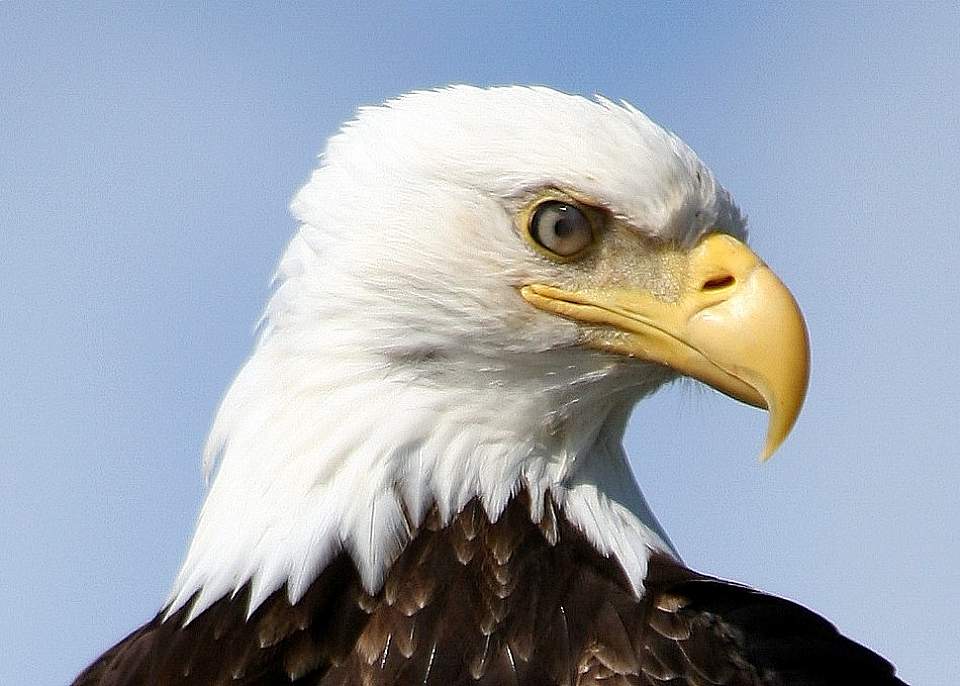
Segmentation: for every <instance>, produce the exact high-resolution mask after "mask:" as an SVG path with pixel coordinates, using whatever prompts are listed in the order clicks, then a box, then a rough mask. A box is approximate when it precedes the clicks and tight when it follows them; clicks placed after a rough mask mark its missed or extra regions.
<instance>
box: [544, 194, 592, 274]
mask: <svg viewBox="0 0 960 686" xmlns="http://www.w3.org/2000/svg"><path fill="white" fill-rule="evenodd" d="M528 234H529V236H530V239H531V241H532V242H533V243H534V244H535V245H536V246H537V247H538V248H540V249H541V250H542V251H545V252H546V253H547V254H548V255H550V256H551V257H553V258H554V259H560V260H564V261H566V260H571V259H574V258H575V257H577V256H578V255H580V254H581V253H583V252H584V251H585V250H586V249H587V248H589V247H590V246H591V245H592V244H593V241H594V228H593V222H592V221H591V218H590V217H589V216H588V215H587V212H586V211H585V210H584V209H583V208H581V207H579V206H578V205H577V204H576V203H573V202H568V201H564V200H547V201H545V202H542V203H540V205H538V206H537V207H536V209H535V210H534V211H533V213H532V215H531V217H530V223H529V226H528Z"/></svg>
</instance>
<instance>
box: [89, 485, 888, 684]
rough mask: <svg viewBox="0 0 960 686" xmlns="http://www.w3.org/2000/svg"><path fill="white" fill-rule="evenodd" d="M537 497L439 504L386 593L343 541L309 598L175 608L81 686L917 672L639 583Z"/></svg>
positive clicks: (699, 584) (871, 680) (733, 588)
mask: <svg viewBox="0 0 960 686" xmlns="http://www.w3.org/2000/svg"><path fill="white" fill-rule="evenodd" d="M528 513H529V508H528V504H527V502H526V498H525V497H524V496H523V495H521V496H520V497H518V498H517V499H515V500H514V502H513V503H511V505H510V506H509V507H508V508H507V511H506V512H505V513H504V515H503V516H502V517H501V518H500V519H499V520H498V521H497V522H496V523H490V522H489V521H488V520H487V518H486V516H485V515H484V513H483V510H482V508H480V507H479V506H478V505H477V504H476V503H471V504H470V505H469V506H468V507H467V508H466V509H465V510H464V511H463V512H462V513H460V515H458V517H457V518H456V519H455V520H454V521H453V522H452V523H451V524H450V525H449V526H447V527H443V528H441V527H439V526H438V525H437V521H436V519H435V517H434V518H430V519H428V521H427V522H426V523H425V524H424V526H423V527H422V528H421V530H420V532H419V533H418V535H417V536H416V537H415V538H414V540H413V541H412V542H411V543H410V544H409V545H408V547H407V548H406V549H405V550H404V552H403V553H402V554H401V556H400V558H399V559H398V560H397V562H396V563H395V564H394V565H393V567H392V569H391V571H390V573H389V576H388V578H387V581H386V583H385V584H384V587H383V589H382V590H381V592H380V593H379V594H378V595H376V596H373V597H372V596H369V595H367V594H366V593H364V592H363V590H362V587H361V584H360V581H359V577H358V576H357V574H356V571H355V570H354V568H353V566H352V564H351V562H350V560H349V558H347V557H346V556H345V555H341V556H340V557H339V558H337V559H336V560H335V561H334V562H333V563H332V564H330V565H329V566H328V567H327V568H326V569H325V570H324V571H323V572H322V573H321V575H320V576H319V578H318V579H317V580H316V582H314V584H313V585H312V587H311V588H310V590H309V591H308V592H307V594H306V595H305V596H304V598H303V599H302V600H301V601H300V602H299V603H297V604H296V605H293V606H291V605H290V604H289V602H288V601H287V599H286V591H285V589H281V590H279V591H277V592H276V593H274V594H273V595H272V596H271V597H270V598H269V599H268V600H267V601H266V602H264V603H263V604H262V605H261V606H260V607H259V608H257V610H256V611H255V612H254V613H253V615H252V616H251V617H250V618H249V619H247V618H246V615H245V612H246V607H247V593H246V590H244V591H243V592H241V593H239V594H237V596H236V597H234V598H223V599H221V600H220V601H218V602H217V603H215V604H214V605H213V606H212V607H210V608H209V609H208V610H206V611H205V612H204V613H203V614H201V615H200V616H199V617H197V618H196V619H194V620H193V621H192V622H191V623H190V624H188V625H187V626H185V627H184V626H182V621H183V618H184V616H185V613H186V610H185V609H183V610H180V611H179V612H177V613H175V614H174V615H173V616H172V617H170V618H169V619H168V620H167V621H165V622H164V621H163V620H162V613H161V614H160V615H158V616H157V617H156V618H154V619H153V620H152V621H151V622H149V623H147V624H145V625H144V626H143V627H141V628H140V629H138V630H136V631H135V632H133V633H132V634H130V635H129V636H128V637H127V638H125V639H123V640H122V641H121V642H120V643H118V644H117V645H116V646H114V647H113V648H112V649H110V650H109V651H107V652H106V653H105V654H104V655H103V656H101V657H100V658H99V659H98V660H97V661H96V662H94V664H93V665H91V666H90V667H89V668H88V669H87V670H85V671H84V672H83V673H82V674H81V675H80V676H79V677H78V678H77V680H76V681H75V682H74V686H94V685H96V686H132V685H134V684H135V685H138V686H168V685H177V686H189V685H193V684H196V685H200V684H202V685H203V686H214V685H221V684H223V685H226V684H231V685H237V686H253V685H258V686H259V685H264V686H266V685H269V684H303V685H306V684H311V685H314V684H316V685H318V686H319V685H323V686H326V685H333V684H344V685H346V684H356V685H358V686H359V685H379V684H382V685H384V686H386V685H397V686H400V685H406V684H410V685H413V684H417V685H429V684H441V685H442V686H455V685H457V684H483V685H486V684H490V685H493V684H496V685H497V686H502V685H507V684H517V685H518V686H519V685H534V684H544V685H547V684H565V685H570V686H573V685H583V686H586V685H588V684H611V685H612V684H640V685H644V686H654V685H655V686H661V685H670V686H708V685H711V684H727V685H730V686H737V685H746V684H751V685H759V684H768V685H770V686H778V685H783V686H787V685H797V684H804V685H808V684H809V685H814V684H816V685H822V686H826V685H828V684H844V685H849V684H873V685H877V686H882V685H886V684H889V685H894V684H902V682H901V681H900V680H898V679H897V678H895V677H894V676H893V669H892V667H891V666H890V665H889V664H888V663H887V662H885V661H884V660H883V659H882V658H880V657H878V656H877V655H875V654H873V653H872V652H870V651H869V650H867V649H865V648H863V647H862V646H859V645H857V644H856V643H854V642H852V641H850V640H849V639H846V638H844V637H843V636H841V635H840V634H838V633H837V631H836V629H835V628H834V627H833V626H832V625H831V624H829V623H828V622H827V621H826V620H824V619H822V618H821V617H819V616H817V615H815V614H814V613H812V612H810V611H808V610H806V609H804V608H802V607H800V606H799V605H796V604H794V603H791V602H789V601H786V600H782V599H780V598H775V597H772V596H768V595H765V594H762V593H759V592H756V591H753V590H751V589H749V588H745V587H742V586H739V585H736V584H731V583H727V582H723V581H719V580H716V579H711V578H708V577H704V576H702V575H699V574H696V573H694V572H691V571H690V570H688V569H686V568H685V567H683V566H682V565H679V564H678V563H676V562H675V561H672V560H669V559H667V558H663V557H657V556H655V557H654V558H653V559H652V560H651V563H650V569H649V574H648V578H647V582H646V593H645V595H644V597H643V598H641V599H638V598H637V597H636V596H635V595H634V594H633V593H632V591H631V590H630V587H629V584H628V583H627V580H626V578H625V576H624V574H623V572H622V570H621V569H620V567H619V566H618V565H617V563H616V562H614V561H612V560H610V559H608V558H605V557H603V556H602V555H600V554H599V553H598V552H597V551H596V550H595V549H594V548H593V547H592V546H591V545H590V544H589V543H588V542H587V541H586V540H585V539H584V538H583V536H582V535H581V534H580V533H579V532H578V531H577V530H575V529H574V528H573V527H572V526H570V524H569V523H567V521H566V520H565V519H564V517H563V516H562V513H559V512H554V510H553V508H552V506H548V514H547V516H545V518H544V520H543V521H542V522H540V523H539V524H533V523H531V522H530V518H529V514H528Z"/></svg>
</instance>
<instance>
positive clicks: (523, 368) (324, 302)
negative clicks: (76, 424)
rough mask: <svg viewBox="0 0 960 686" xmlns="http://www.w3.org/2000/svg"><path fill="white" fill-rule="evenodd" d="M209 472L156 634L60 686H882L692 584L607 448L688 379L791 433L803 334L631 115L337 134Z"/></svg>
mask: <svg viewBox="0 0 960 686" xmlns="http://www.w3.org/2000/svg"><path fill="white" fill-rule="evenodd" d="M292 210H293V212H294V214H295V215H296V217H297V218H298V220H299V222H300V226H299V231H298V232H297V234H296V235H295V237H294V238H293V240H292V241H291V243H290V245H289V247H288V248H287V250H286V252H285V254H284V256H283V258H282V261H281V263H280V267H279V271H278V276H277V280H276V289H275V292H274V293H273V296H272V298H271V299H270V301H269V304H268V306H267V309H266V312H265V314H264V319H263V325H262V329H261V335H260V337H259V340H258V342H257V345H256V348H255V350H254V352H253V354H252V355H251V357H250V359H249V360H248V361H247V362H246V364H245V365H244V366H243V368H242V370H241V371H240V372H239V374H238V376H237V378H236V380H235V381H234V383H233V385H232V386H231V388H230V390H229V392H228V393H227V395H226V396H225V398H224V400H223V402H222V405H221V407H220V409H219V412H218V414H217V417H216V420H215V422H214V424H213V427H212V430H211V433H210V437H209V441H208V445H207V448H206V451H205V458H204V463H205V468H206V470H207V471H208V473H211V474H212V473H214V472H215V477H214V478H213V481H212V485H211V488H210V490H209V494H208V496H207V499H206V501H205V504H204V506H203V508H202V511H201V513H200V516H199V520H198V522H197V527H196V532H195V535H194V537H193V540H192V543H191V545H190V547H189V550H188V551H187V554H186V557H185V560H184V562H183V565H182V567H181V569H180V571H179V574H178V575H177V577H176V580H175V582H174V584H173V588H172V591H171V593H170V595H169V597H168V599H167V600H166V602H165V604H164V606H163V607H162V609H161V610H160V611H159V614H157V616H156V617H155V618H153V619H152V620H151V621H149V622H147V623H146V624H144V625H143V626H142V627H140V628H139V629H137V630H136V631H134V632H133V633H131V634H130V635H129V636H127V637H126V638H124V639H123V640H122V641H120V642H119V643H118V644H117V645H116V646H114V647H113V648H111V649H110V650H108V651H107V652H106V653H104V654H103V655H102V656H101V657H100V658H99V659H97V660H96V661H95V662H94V663H93V664H92V665H91V666H90V667H88V668H87V669H86V670H85V671H84V672H83V673H82V674H81V675H80V676H79V677H78V678H77V680H76V681H75V684H76V685H77V686H90V685H93V684H99V685H101V686H107V685H111V686H126V685H131V684H158V685H159V684H182V685H187V684H204V685H211V684H249V685H252V684H258V685H259V684H397V685H399V684H443V685H444V686H451V685H454V684H497V685H502V684H528V685H533V684H568V685H571V686H572V685H574V684H579V685H586V684H601V683H602V684H645V685H654V684H658V685H659V684H672V685H675V686H679V685H687V686H702V685H706V684H770V685H774V684H780V685H789V684H846V685H848V684H860V683H863V684H875V685H881V684H902V683H903V682H901V681H900V680H899V679H897V678H896V677H895V676H894V670H893V668H892V667H891V666H890V664H889V663H887V662H886V661H885V660H884V659H882V658H880V657H879V656H877V655H875V654H874V653H872V652H871V651H869V650H867V649H866V648H864V647H862V646H860V645H858V644H856V643H854V642H853V641H851V640H849V639H847V638H845V637H843V636H841V635H840V634H839V633H838V632H837V630H836V629H835V628H834V627H833V626H832V625H831V624H830V623H829V622H827V621H826V620H824V619H823V618H821V617H819V616H818V615H816V614H814V613H812V612H811V611H809V610H807V609H804V608H803V607H801V606H799V605H797V604H795V603H793V602H790V601H787V600H783V599H780V598H776V597H773V596H770V595H767V594H764V593H761V592H759V591H756V590H753V589H751V588H748V587H745V586H742V585H739V584H736V583H731V582H728V581H723V580H720V579H717V578H713V577H710V576H707V575H704V574H701V573H699V572H695V571H692V570H690V569H688V568H687V567H685V566H684V564H683V563H682V562H681V560H680V557H679V555H678V553H677V551H676V550H675V549H674V548H673V546H672V545H671V543H670V541H669V539H668V538H667V536H666V534H665V533H664V531H663V530H662V528H661V527H660V525H659V524H658V522H657V520H656V519H655V517H654V515H653V514H652V513H651V511H650V509H649V508H648V506H647V504H646V501H645V500H644V497H643V495H642V493H641V491H640V489H639V487H638V485H637V484H636V482H635V480H634V478H633V475H632V473H631V471H630V468H629V465H628V462H627V458H626V455H625V453H624V450H623V448H622V445H621V443H622V437H623V433H624V427H625V425H626V422H627V418H628V416H629V414H630V412H631V409H632V408H633V406H634V405H635V403H636V402H637V401H638V400H639V399H641V398H643V397H644V396H647V395H649V394H651V393H653V392H654V391H655V390H657V388H659V387H660V386H662V385H663V384H664V383H666V382H668V381H670V380H671V379H674V378H676V377H677V376H680V375H683V376H688V377H692V378H694V379H698V380H700V381H703V382H704V383H706V384H708V385H709V386H712V387H713V388H715V389H718V390H719V391H721V392H723V393H725V394H727V395H729V396H732V397H733V398H736V399H738V400H741V401H744V402H746V403H749V404H751V405H754V406H757V407H760V408H763V409H766V410H768V411H769V416H770V420H769V429H768V435H767V439H766V443H765V445H764V447H763V450H762V456H763V457H764V458H766V457H769V456H770V455H771V454H772V453H773V452H774V451H775V450H776V448H777V446H778V445H779V444H780V443H781V442H782V441H783V440H784V439H785V438H786V436H787V434H788V433H789V431H790V429H791V427H792V426H793V423H794V421H795V419H796V417H797V415H798V414H799V412H800V407H801V405H802V402H803V398H804V395H805V392H806V385H807V378H808V346H807V333H806V328H805V325H804V321H803V318H802V316H801V314H800V310H799V309H798V306H797V304H796V303H795V301H794V299H793V297H792V296H791V294H790V292H789V291H788V290H787V288H786V287H785V286H784V285H783V284H782V283H781V281H780V280H779V279H778V278H777V277H776V276H775V275H774V273H773V272H772V271H771V270H770V269H769V268H768V267H767V266H766V265H765V264H764V263H763V262H762V261H761V259H760V258H759V257H757V256H756V255H755V254H754V253H753V252H752V251H751V250H750V249H749V248H747V247H746V244H745V239H746V231H745V222H744V219H743V217H742V216H741V213H740V211H739V210H738V208H737V206H736V205H735V204H734V202H733V201H732V199H731V197H730V195H729V194H728V193H727V192H726V191H725V190H724V189H723V188H722V187H721V186H720V184H719V183H718V182H717V181H716V180H715V178H714V176H713V174H712V173H711V172H710V170H709V169H707V167H706V166H705V165H704V164H703V163H702V162H701V161H700V160H699V158H698V157H697V156H696V155H695V154H694V152H693V151H692V150H691V149H690V148H689V147H687V146H686V145H685V144H684V143H683V142H682V141H681V140H679V139H678V138H677V137H676V136H675V135H673V134H671V133H670V132H668V131H666V130H664V129H663V128H661V127H659V126H658V125H656V124H655V123H653V122H652V121H651V120H650V119H648V118H647V117H646V116H644V115H643V114H642V113H641V112H639V111H638V110H636V109H635V108H633V107H632V106H630V105H628V104H626V103H621V104H617V103H614V102H611V101H608V100H605V99H602V98H597V99H595V100H589V99H585V98H582V97H577V96H571V95H566V94H563V93H559V92H556V91H553V90H549V89H546V88H527V87H502V88H492V89H479V88H473V87H464V86H458V87H451V88H445V89H442V90H436V91H425V92H416V93H412V94H409V95H406V96H403V97H400V98H398V99H396V100H393V101H390V102H388V103H386V104H385V105H383V106H379V107H372V108H365V109H362V110H361V111H360V113H359V115H358V116H357V118H356V119H355V121H352V122H350V123H348V124H347V125H345V126H344V127H343V129H342V130H341V131H340V132H339V133H338V134H337V135H335V136H334V137H333V138H331V139H330V141H329V143H328V146H327V149H326V152H325V153H324V154H323V156H322V160H321V164H320V166H319V169H317V170H316V171H315V172H314V173H313V175H312V177H311V178H310V180H309V182H308V183H307V184H306V185H305V186H304V187H303V188H302V189H301V190H300V192H299V193H298V194H297V195H296V197H295V199H294V201H293V204H292Z"/></svg>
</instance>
